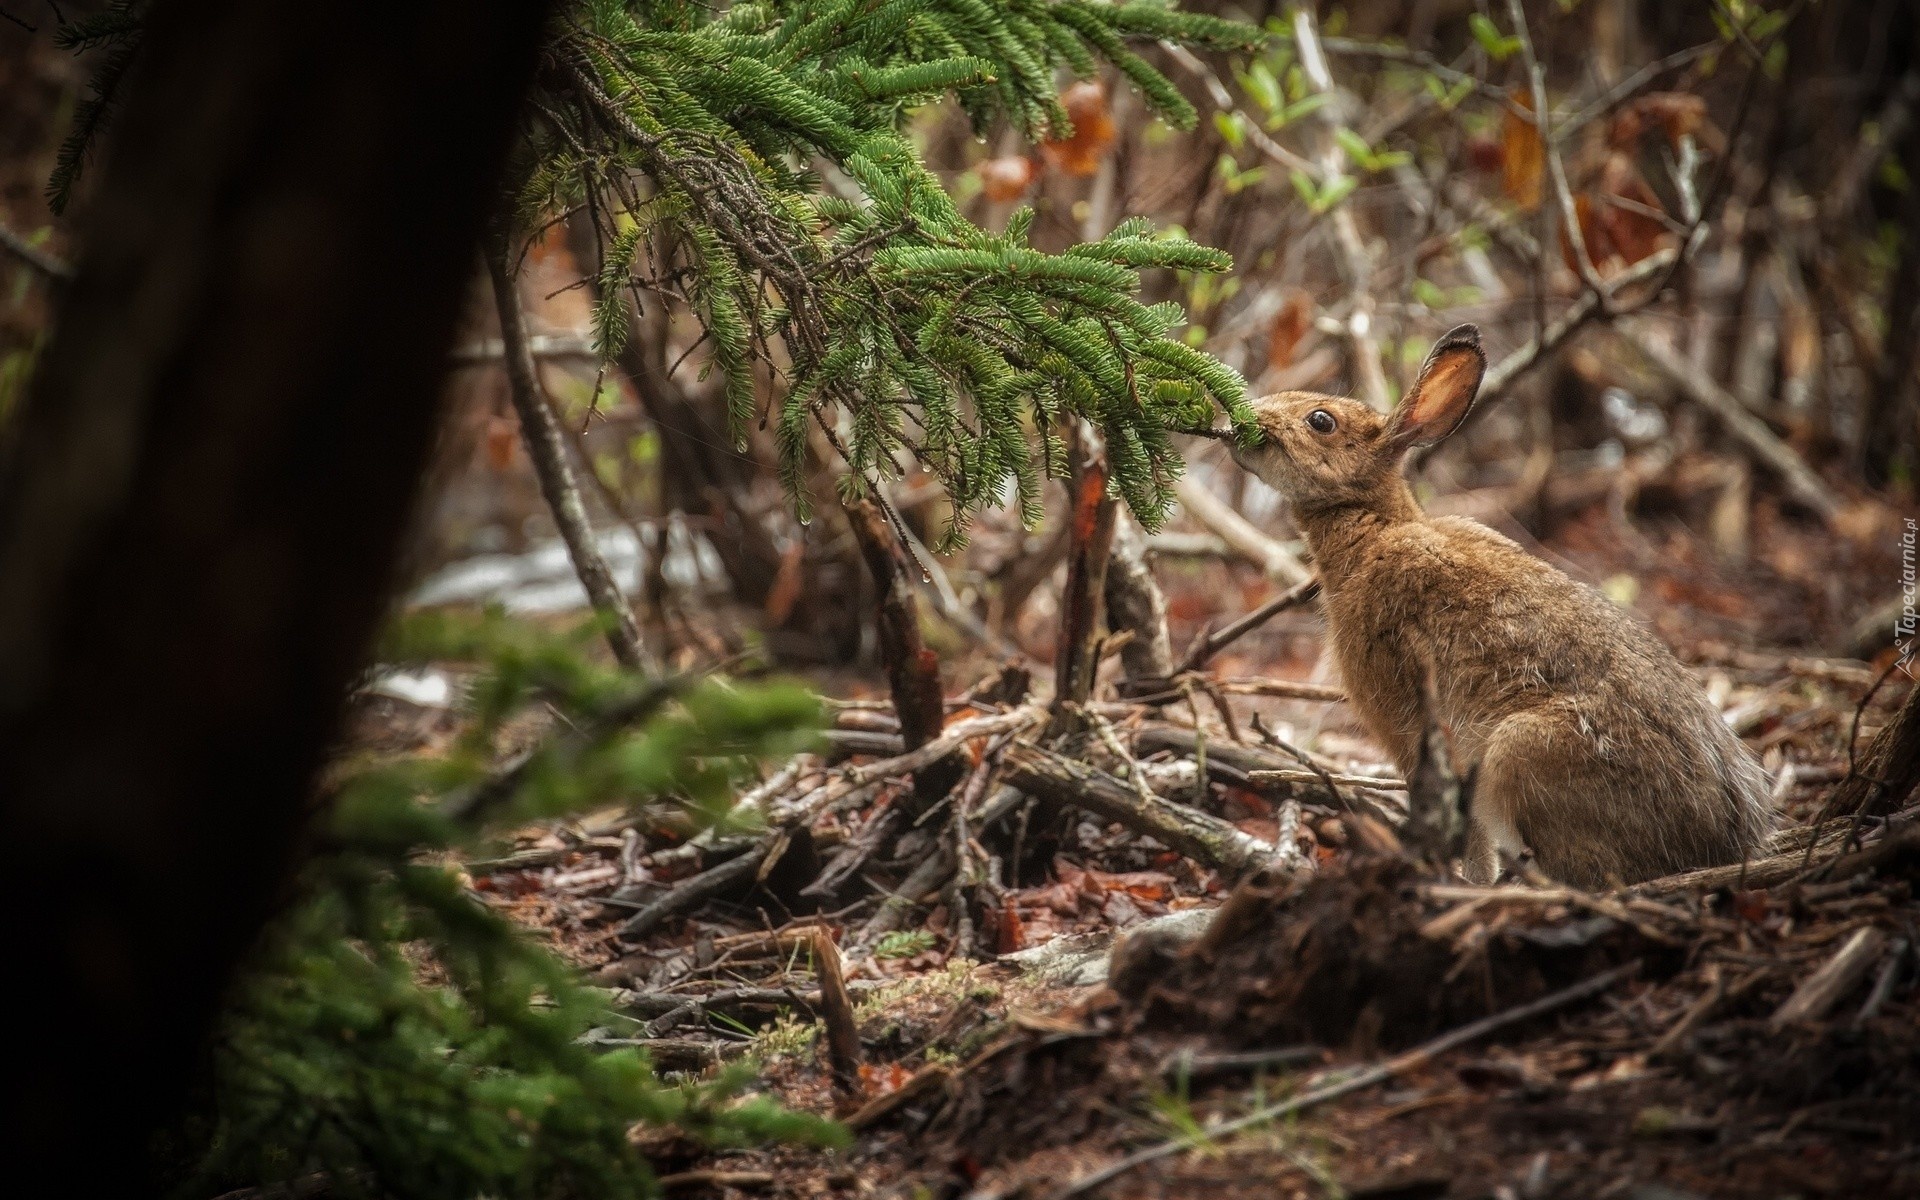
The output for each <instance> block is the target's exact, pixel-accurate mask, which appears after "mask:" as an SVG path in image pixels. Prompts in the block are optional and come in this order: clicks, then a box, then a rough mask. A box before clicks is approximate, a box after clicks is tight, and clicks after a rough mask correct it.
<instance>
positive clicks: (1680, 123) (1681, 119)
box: [1607, 92, 1726, 154]
mask: <svg viewBox="0 0 1920 1200" xmlns="http://www.w3.org/2000/svg"><path fill="white" fill-rule="evenodd" d="M1654 130H1658V131H1659V132H1660V134H1661V135H1662V136H1664V137H1665V138H1666V139H1667V144H1668V145H1670V146H1675V147H1678V146H1679V144H1680V139H1681V138H1684V137H1690V138H1693V139H1694V140H1695V141H1696V142H1698V143H1699V144H1700V145H1701V146H1703V147H1704V148H1706V149H1707V150H1709V151H1710V152H1712V153H1715V154H1718V153H1719V152H1720V150H1721V148H1722V147H1724V146H1725V144H1726V138H1725V137H1724V136H1723V135H1722V134H1721V132H1720V130H1719V128H1718V127H1717V126H1715V125H1714V123H1713V122H1712V121H1710V120H1708V119H1707V101H1706V98H1705V97H1704V96H1695V95H1691V94H1689V93H1687V92H1649V93H1648V94H1647V95H1644V96H1641V97H1640V98H1639V99H1637V100H1635V101H1634V102H1633V103H1631V104H1628V105H1625V106H1623V107H1622V108H1621V109H1620V111H1619V112H1617V113H1615V114H1614V115H1613V120H1611V121H1610V122H1608V124H1607V144H1608V145H1610V146H1612V147H1613V148H1615V149H1616V150H1631V149H1633V148H1634V147H1635V146H1636V145H1637V144H1638V142H1639V141H1640V138H1641V137H1642V136H1643V135H1645V134H1646V133H1648V132H1650V131H1654Z"/></svg>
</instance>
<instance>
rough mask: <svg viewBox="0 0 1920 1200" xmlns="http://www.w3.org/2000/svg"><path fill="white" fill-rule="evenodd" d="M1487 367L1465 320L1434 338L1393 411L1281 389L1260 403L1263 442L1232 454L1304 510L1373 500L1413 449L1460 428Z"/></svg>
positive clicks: (1475, 335) (1258, 413) (1476, 335)
mask: <svg viewBox="0 0 1920 1200" xmlns="http://www.w3.org/2000/svg"><path fill="white" fill-rule="evenodd" d="M1486 366H1487V359H1486V355H1484V354H1483V353H1481V351H1480V331H1479V330H1478V329H1477V328H1475V327H1474V326H1472V325H1461V326H1459V327H1457V328H1455V329H1453V330H1450V331H1449V332H1448V333H1447V334H1446V335H1445V336H1443V337H1442V338H1441V339H1440V340H1439V341H1438V342H1436V343H1435V344H1434V347H1433V351H1432V352H1431V353H1430V354H1428V355H1427V361H1426V363H1425V364H1424V365H1423V366H1422V367H1421V368H1420V377H1419V379H1418V380H1417V381H1415V383H1414V385H1413V387H1412V389H1411V390H1410V391H1408V392H1407V395H1406V398H1405V399H1403V400H1401V402H1400V406H1399V407H1398V408H1396V409H1394V411H1393V415H1392V416H1385V417H1383V416H1381V415H1380V414H1379V413H1377V412H1375V411H1373V410H1372V409H1371V408H1368V407H1367V406H1366V405H1364V404H1362V403H1360V402H1359V401H1357V400H1347V399H1342V398H1341V397H1338V396H1320V395H1315V394H1314V393H1312V392H1281V393H1280V394H1278V395H1274V396H1266V397H1263V398H1261V399H1259V400H1256V401H1254V402H1253V411H1254V415H1255V417H1256V419H1257V420H1258V422H1259V425H1260V433H1261V442H1260V444H1259V445H1258V446H1255V447H1253V448H1252V449H1245V448H1242V447H1238V446H1236V447H1235V448H1234V452H1233V456H1234V458H1235V460H1236V461H1238V462H1239V464H1240V465H1241V466H1242V467H1245V468H1246V469H1247V470H1249V471H1251V472H1253V473H1254V474H1255V475H1256V476H1258V477H1259V478H1260V479H1261V480H1262V481H1263V482H1265V483H1266V484H1268V485H1269V486H1271V487H1273V488H1275V489H1277V490H1278V491H1279V492H1280V493H1281V494H1282V495H1284V496H1285V497H1286V498H1287V500H1288V502H1289V503H1290V504H1292V505H1293V506H1294V507H1295V509H1297V510H1313V509H1321V508H1332V507H1337V506H1341V505H1349V504H1364V503H1367V502H1368V501H1369V500H1371V499H1373V498H1375V497H1380V496H1384V495H1386V494H1389V493H1390V492H1391V488H1390V487H1389V485H1390V484H1393V483H1395V482H1397V481H1398V479H1399V475H1400V460H1401V459H1402V458H1403V457H1404V456H1405V455H1406V452H1407V451H1408V450H1409V449H1411V448H1412V447H1414V446H1424V445H1429V444H1431V443H1433V442H1437V441H1439V440H1440V439H1441V438H1444V437H1446V436H1447V435H1448V434H1450V433H1452V432H1453V431H1454V430H1455V429H1457V428H1459V426H1460V422H1462V421H1464V420H1465V419H1466V416H1467V410H1468V409H1470V408H1472V407H1473V397H1474V394H1475V393H1476V392H1477V391H1479V389H1480V376H1481V375H1482V374H1483V373H1484V372H1485V371H1486Z"/></svg>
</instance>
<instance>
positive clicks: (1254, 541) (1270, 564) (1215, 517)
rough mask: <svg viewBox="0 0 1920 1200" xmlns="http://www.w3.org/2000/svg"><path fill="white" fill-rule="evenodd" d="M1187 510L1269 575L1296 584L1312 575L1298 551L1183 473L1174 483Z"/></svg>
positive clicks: (1234, 550) (1234, 549)
mask: <svg viewBox="0 0 1920 1200" xmlns="http://www.w3.org/2000/svg"><path fill="white" fill-rule="evenodd" d="M1173 490H1174V492H1175V493H1176V494H1177V495H1178V496H1179V497H1180V503H1181V504H1182V505H1184V506H1185V507H1186V510H1187V514H1188V515H1189V516H1191V517H1192V518H1193V519H1194V520H1196V521H1198V522H1200V523H1201V524H1202V525H1204V526H1206V527H1207V532H1209V533H1211V534H1213V535H1214V536H1215V537H1217V538H1219V539H1220V540H1221V541H1223V542H1225V543H1226V544H1227V546H1228V548H1229V549H1231V550H1232V551H1233V552H1234V553H1235V554H1238V555H1239V556H1240V557H1242V558H1244V559H1246V560H1247V561H1248V562H1250V563H1252V564H1253V565H1254V566H1256V567H1258V568H1260V570H1261V571H1262V572H1263V573H1264V574H1265V575H1266V576H1267V578H1269V579H1273V580H1277V581H1279V582H1281V583H1284V584H1286V585H1287V586H1288V587H1293V586H1295V585H1297V584H1300V583H1304V582H1306V580H1308V579H1309V578H1311V577H1312V572H1310V571H1308V570H1307V568H1306V566H1305V565H1304V564H1302V563H1301V561H1300V558H1299V556H1298V555H1296V554H1294V553H1293V551H1291V550H1289V549H1287V548H1286V547H1285V546H1283V545H1281V544H1280V543H1279V542H1276V541H1274V540H1273V539H1272V538H1270V537H1268V536H1267V535H1266V534H1264V533H1262V532H1261V531H1260V529H1259V527H1258V526H1256V525H1254V523H1253V522H1252V521H1249V520H1247V519H1246V518H1245V517H1243V516H1241V515H1240V514H1239V513H1237V512H1235V511H1234V510H1233V506H1232V505H1230V504H1228V503H1227V502H1226V501H1224V500H1222V499H1220V497H1218V496H1216V495H1214V494H1213V493H1212V492H1210V491H1208V490H1207V489H1206V488H1205V487H1203V486H1201V485H1200V484H1199V483H1196V482H1195V481H1194V480H1193V478H1192V477H1191V476H1183V477H1182V478H1180V479H1179V480H1178V481H1176V482H1175V483H1174V485H1173Z"/></svg>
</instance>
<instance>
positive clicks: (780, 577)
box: [766, 540, 807, 629]
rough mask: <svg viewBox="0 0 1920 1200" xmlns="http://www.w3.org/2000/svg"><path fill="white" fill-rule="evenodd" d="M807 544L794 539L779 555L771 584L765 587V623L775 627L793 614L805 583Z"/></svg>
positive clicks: (782, 624) (781, 624) (779, 626)
mask: <svg viewBox="0 0 1920 1200" xmlns="http://www.w3.org/2000/svg"><path fill="white" fill-rule="evenodd" d="M806 559H807V544H806V543H805V542H804V541H799V540H796V541H795V542H794V543H793V545H791V546H788V547H787V550H786V553H784V554H782V555H781V556H780V567H779V569H778V570H777V571H775V572H774V576H773V586H772V587H771V588H769V589H767V603H766V613H767V624H769V625H771V626H772V627H774V628H775V629H779V628H781V627H782V626H784V625H786V623H787V618H788V617H791V616H792V615H793V606H794V605H795V604H796V603H798V601H799V599H800V589H801V588H802V586H803V585H804V584H805V583H806V572H805V571H804V570H802V568H803V567H804V566H805V565H806Z"/></svg>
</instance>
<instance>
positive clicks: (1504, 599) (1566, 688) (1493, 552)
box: [1410, 517, 1684, 699]
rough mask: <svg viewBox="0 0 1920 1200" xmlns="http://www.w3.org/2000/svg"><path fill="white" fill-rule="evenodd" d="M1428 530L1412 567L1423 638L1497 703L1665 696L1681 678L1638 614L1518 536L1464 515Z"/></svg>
mask: <svg viewBox="0 0 1920 1200" xmlns="http://www.w3.org/2000/svg"><path fill="white" fill-rule="evenodd" d="M1423 525H1424V528H1423V529H1422V530H1421V531H1420V538H1421V540H1422V541H1424V542H1425V543H1426V546H1425V551H1426V552H1425V553H1423V554H1420V555H1417V556H1413V560H1414V561H1419V562H1421V563H1422V566H1423V568H1424V569H1423V570H1422V571H1421V572H1420V573H1421V574H1424V575H1425V578H1424V579H1423V580H1421V581H1419V585H1420V586H1422V587H1424V588H1426V589H1429V595H1428V598H1427V600H1426V603H1425V604H1424V606H1423V607H1422V613H1423V616H1424V618H1425V619H1424V621H1423V625H1424V626H1425V628H1424V630H1423V632H1424V634H1425V635H1426V636H1427V637H1428V638H1429V639H1430V640H1431V641H1430V644H1431V649H1432V652H1433V655H1434V660H1435V662H1436V664H1445V665H1446V666H1447V667H1449V668H1451V669H1452V671H1454V672H1458V673H1460V675H1461V676H1463V677H1464V679H1465V680H1468V681H1470V680H1473V679H1484V680H1485V681H1486V687H1485V689H1484V690H1487V691H1489V692H1491V693H1493V696H1499V695H1511V694H1512V693H1513V692H1514V691H1515V690H1516V689H1518V690H1523V691H1540V690H1544V691H1550V692H1555V693H1562V694H1564V693H1578V692H1605V693H1618V694H1622V698H1623V699H1625V698H1630V697H1632V696H1634V695H1636V694H1639V693H1646V692H1654V693H1660V694H1663V695H1664V694H1667V693H1670V692H1671V690H1672V688H1673V687H1674V685H1675V684H1676V683H1678V682H1679V679H1680V677H1681V676H1682V675H1683V674H1684V672H1683V671H1682V670H1681V668H1680V665H1679V664H1678V663H1677V662H1675V661H1674V659H1673V656H1672V655H1671V654H1669V653H1668V652H1667V650H1666V648H1665V647H1663V646H1662V645H1660V643H1659V642H1658V640H1656V639H1655V638H1654V637H1653V635H1652V634H1650V633H1649V632H1647V630H1646V629H1645V628H1643V627H1642V626H1641V625H1640V623H1639V622H1638V621H1637V620H1635V618H1634V617H1633V616H1632V614H1630V613H1628V612H1626V611H1624V610H1622V609H1621V608H1619V607H1618V606H1617V605H1615V604H1614V603H1613V602H1612V601H1610V600H1608V599H1607V598H1606V597H1605V596H1603V595H1601V594H1600V593H1599V592H1598V591H1596V590H1594V589H1593V588H1591V587H1588V586H1586V585H1585V584H1582V583H1578V582H1575V581H1574V580H1573V579H1571V578H1569V577H1568V576H1567V575H1566V574H1565V573H1563V572H1561V571H1560V570H1559V569H1558V568H1556V567H1554V566H1553V565H1552V564H1551V563H1547V562H1544V561H1542V560H1541V559H1539V558H1536V557H1534V556H1533V555H1532V554H1529V553H1528V552H1527V551H1526V550H1524V549H1522V548H1521V547H1520V546H1519V545H1517V544H1516V543H1515V542H1513V541H1512V540H1511V539H1509V538H1506V537H1503V536H1501V535H1500V534H1498V533H1496V532H1494V531H1493V530H1491V529H1488V528H1487V527H1486V526H1484V525H1482V524H1480V523H1479V522H1477V521H1472V520H1469V519H1467V518H1465V517H1443V518H1438V519H1436V520H1432V521H1428V522H1424V523H1423ZM1410 582H1412V581H1410ZM1470 690H1476V691H1478V690H1482V689H1480V688H1471V689H1470ZM1489 698H1490V699H1491V698H1493V697H1492V696H1490V697H1489Z"/></svg>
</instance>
